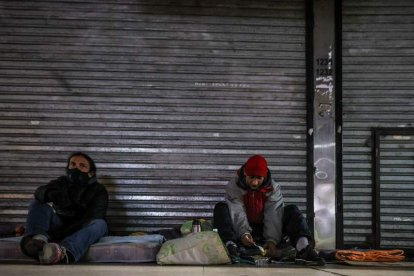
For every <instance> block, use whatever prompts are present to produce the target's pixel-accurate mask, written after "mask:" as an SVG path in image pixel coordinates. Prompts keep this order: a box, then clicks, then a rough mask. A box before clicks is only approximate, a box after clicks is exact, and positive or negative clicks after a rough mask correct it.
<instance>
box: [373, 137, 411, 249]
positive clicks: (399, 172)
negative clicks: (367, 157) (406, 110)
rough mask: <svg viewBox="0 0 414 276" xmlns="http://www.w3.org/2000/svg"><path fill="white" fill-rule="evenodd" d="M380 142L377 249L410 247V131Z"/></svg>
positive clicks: (381, 139)
mask: <svg viewBox="0 0 414 276" xmlns="http://www.w3.org/2000/svg"><path fill="white" fill-rule="evenodd" d="M379 140H380V159H379V194H380V198H379V201H380V205H379V206H378V207H379V216H380V229H379V232H380V233H379V237H380V241H379V245H380V246H381V248H410V249H411V251H412V250H413V248H414V237H413V232H414V183H413V178H414V129H412V130H411V135H410V134H408V133H406V134H400V133H396V134H395V135H384V136H383V137H379Z"/></svg>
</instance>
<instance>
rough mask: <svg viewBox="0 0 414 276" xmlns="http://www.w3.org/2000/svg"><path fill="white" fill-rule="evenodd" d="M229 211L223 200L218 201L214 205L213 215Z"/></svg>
mask: <svg viewBox="0 0 414 276" xmlns="http://www.w3.org/2000/svg"><path fill="white" fill-rule="evenodd" d="M227 213H229V207H228V206H227V204H226V203H225V202H219V203H217V204H216V206H214V215H217V214H227Z"/></svg>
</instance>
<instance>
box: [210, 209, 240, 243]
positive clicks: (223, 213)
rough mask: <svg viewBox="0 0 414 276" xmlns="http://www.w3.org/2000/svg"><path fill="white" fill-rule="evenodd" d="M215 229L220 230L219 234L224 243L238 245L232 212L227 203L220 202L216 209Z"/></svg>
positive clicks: (214, 213)
mask: <svg viewBox="0 0 414 276" xmlns="http://www.w3.org/2000/svg"><path fill="white" fill-rule="evenodd" d="M213 228H216V229H217V230H218V234H219V236H220V238H221V240H222V241H223V243H227V242H229V241H231V242H233V243H236V242H237V237H236V232H235V231H234V229H233V223H232V221H231V217H230V210H229V207H228V206H227V204H226V203H224V202H219V203H217V204H216V206H215V207H214V212H213Z"/></svg>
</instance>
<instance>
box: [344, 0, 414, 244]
mask: <svg viewBox="0 0 414 276" xmlns="http://www.w3.org/2000/svg"><path fill="white" fill-rule="evenodd" d="M342 3H343V26H342V28H343V34H342V37H343V45H342V47H343V52H342V55H343V57H342V60H343V76H342V78H343V101H342V103H343V187H344V208H343V210H344V244H345V245H349V246H351V245H357V246H372V245H373V242H374V240H373V233H372V224H373V217H372V213H373V210H372V200H373V199H372V177H371V173H372V167H371V161H372V160H371V139H370V135H371V127H407V126H412V122H413V121H414V108H413V103H414V100H413V99H414V78H413V77H414V74H413V69H414V67H413V64H414V55H413V53H414V52H413V49H414V32H413V31H412V30H413V29H414V22H413V20H412V19H413V17H414V2H413V1H410V0H399V1H385V0H375V1H357V0H355V1H353V0H345V1H342ZM406 161H407V160H405V161H402V162H403V163H404V164H410V163H409V162H408V161H407V162H406ZM403 163H402V164H401V165H402V166H403Z"/></svg>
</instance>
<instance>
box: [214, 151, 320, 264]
mask: <svg viewBox="0 0 414 276" xmlns="http://www.w3.org/2000/svg"><path fill="white" fill-rule="evenodd" d="M214 227H215V228H217V230H218V233H219V235H220V237H221V239H222V240H223V242H224V243H225V245H226V247H227V250H228V252H229V254H230V257H232V259H233V260H235V259H237V257H239V256H240V253H241V251H240V246H242V247H243V248H249V247H254V248H257V247H258V245H263V248H264V249H265V250H264V251H265V252H266V255H267V256H268V257H271V258H278V257H280V255H281V250H280V249H279V248H278V245H280V244H281V243H282V242H283V240H284V237H285V236H287V237H288V238H289V240H290V242H291V244H292V246H294V247H295V248H296V250H297V254H296V259H295V261H296V263H298V264H306V265H324V264H325V262H324V260H323V259H322V258H320V257H319V256H318V254H317V252H316V251H315V249H314V248H313V246H312V244H313V238H312V235H311V233H310V231H309V227H308V225H307V222H306V219H305V217H304V216H303V214H302V213H301V212H300V210H299V209H298V207H297V206H295V205H287V206H285V204H284V202H283V197H282V192H281V188H280V185H279V184H278V183H277V182H276V181H274V180H273V179H272V175H271V173H270V171H269V169H268V167H267V161H266V159H265V158H264V157H263V156H261V155H253V156H251V157H250V158H249V159H248V160H247V162H246V163H245V164H244V165H243V166H241V168H240V169H239V170H238V172H237V175H236V177H235V178H233V179H232V180H230V182H229V183H228V184H227V186H226V194H225V202H220V203H217V204H216V206H215V208H214ZM259 248H260V247H259Z"/></svg>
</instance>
